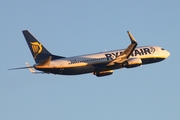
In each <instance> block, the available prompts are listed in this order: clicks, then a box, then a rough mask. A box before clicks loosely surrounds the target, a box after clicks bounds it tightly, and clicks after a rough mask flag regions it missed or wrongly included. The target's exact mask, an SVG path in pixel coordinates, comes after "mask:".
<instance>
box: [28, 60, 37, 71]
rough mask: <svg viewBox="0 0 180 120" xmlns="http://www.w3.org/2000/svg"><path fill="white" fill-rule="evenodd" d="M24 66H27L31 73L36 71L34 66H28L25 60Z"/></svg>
mask: <svg viewBox="0 0 180 120" xmlns="http://www.w3.org/2000/svg"><path fill="white" fill-rule="evenodd" d="M26 66H27V67H28V68H29V71H30V72H31V73H36V71H35V70H34V68H32V67H30V65H29V64H28V63H27V62H26Z"/></svg>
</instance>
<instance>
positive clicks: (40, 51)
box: [22, 30, 64, 63]
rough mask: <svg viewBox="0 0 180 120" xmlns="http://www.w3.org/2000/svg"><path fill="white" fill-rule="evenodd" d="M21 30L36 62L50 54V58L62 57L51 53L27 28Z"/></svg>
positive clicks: (41, 60)
mask: <svg viewBox="0 0 180 120" xmlns="http://www.w3.org/2000/svg"><path fill="white" fill-rule="evenodd" d="M22 32H23V35H24V37H25V39H26V42H27V44H28V46H29V49H30V51H31V53H32V56H33V58H34V60H35V62H36V63H41V62H43V61H44V60H46V59H47V58H48V57H50V56H52V60H53V59H58V58H64V57H61V56H55V55H52V54H51V53H50V52H49V51H48V50H47V49H46V48H45V47H44V46H43V45H42V44H41V43H40V42H39V41H38V40H37V39H36V38H35V37H34V36H33V35H32V34H31V33H30V32H29V31H28V30H23V31H22Z"/></svg>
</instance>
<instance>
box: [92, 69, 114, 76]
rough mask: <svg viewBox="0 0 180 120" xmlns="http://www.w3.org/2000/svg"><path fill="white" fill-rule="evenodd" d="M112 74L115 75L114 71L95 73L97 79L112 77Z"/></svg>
mask: <svg viewBox="0 0 180 120" xmlns="http://www.w3.org/2000/svg"><path fill="white" fill-rule="evenodd" d="M111 74H113V70H107V71H100V72H93V75H96V76H97V77H103V76H107V75H111Z"/></svg>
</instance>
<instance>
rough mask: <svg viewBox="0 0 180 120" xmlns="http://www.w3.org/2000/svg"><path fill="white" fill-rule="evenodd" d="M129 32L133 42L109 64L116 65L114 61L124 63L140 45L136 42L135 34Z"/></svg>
mask: <svg viewBox="0 0 180 120" xmlns="http://www.w3.org/2000/svg"><path fill="white" fill-rule="evenodd" d="M127 33H128V36H129V38H130V40H131V44H130V45H129V46H128V47H127V48H126V49H125V50H124V51H123V53H122V54H121V55H119V56H118V57H117V58H116V59H114V60H113V61H112V62H110V63H109V64H108V65H114V63H123V62H124V61H126V60H127V59H128V58H129V56H130V55H131V54H132V52H133V51H134V49H135V48H136V46H137V45H138V43H137V42H136V40H135V38H134V37H133V35H132V34H131V33H130V32H129V31H127Z"/></svg>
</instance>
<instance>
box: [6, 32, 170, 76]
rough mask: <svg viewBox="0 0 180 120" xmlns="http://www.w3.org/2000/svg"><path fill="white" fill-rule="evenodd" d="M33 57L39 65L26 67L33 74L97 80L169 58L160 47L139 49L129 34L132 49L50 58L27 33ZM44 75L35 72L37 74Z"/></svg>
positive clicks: (47, 52)
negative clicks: (119, 71) (75, 76)
mask: <svg viewBox="0 0 180 120" xmlns="http://www.w3.org/2000/svg"><path fill="white" fill-rule="evenodd" d="M22 33H23V35H24V37H25V39H26V42H27V44H28V46H29V49H30V51H31V53H32V56H33V58H34V60H35V62H36V64H34V65H33V66H30V65H29V64H28V63H26V66H27V67H20V68H12V69H9V70H15V69H26V68H29V70H30V72H32V73H35V74H36V73H47V74H50V73H51V74H59V75H80V74H86V73H92V74H93V75H96V76H97V77H103V76H108V75H111V74H113V70H116V69H121V68H135V67H138V66H141V65H146V64H151V63H156V62H160V61H162V60H164V59H166V58H168V57H169V55H170V53H169V52H168V51H167V50H165V49H164V48H162V47H159V46H142V47H137V45H138V43H137V42H136V40H135V38H134V37H133V35H132V34H131V33H130V32H129V31H127V34H128V36H129V38H130V41H131V43H130V45H129V46H128V47H127V48H126V49H119V50H112V51H105V52H99V53H94V54H86V55H80V56H74V57H64V56H58V55H54V54H51V53H50V52H49V51H48V50H47V49H46V48H45V47H44V46H43V45H42V44H41V43H40V42H39V41H38V40H37V39H36V38H35V37H34V36H33V35H32V34H31V33H30V32H29V31H28V30H23V31H22ZM35 69H36V70H38V71H41V72H36V71H35Z"/></svg>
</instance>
